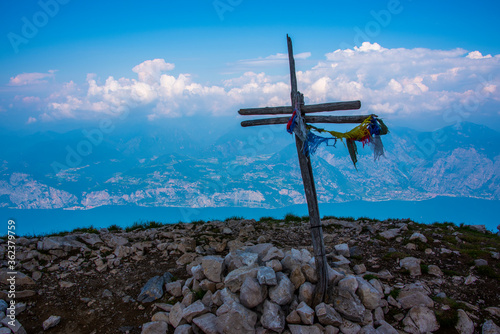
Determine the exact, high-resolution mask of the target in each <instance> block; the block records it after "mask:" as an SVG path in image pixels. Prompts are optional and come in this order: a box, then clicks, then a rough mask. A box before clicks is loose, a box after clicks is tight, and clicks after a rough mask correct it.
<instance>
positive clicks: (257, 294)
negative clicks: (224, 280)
mask: <svg viewBox="0 0 500 334" xmlns="http://www.w3.org/2000/svg"><path fill="white" fill-rule="evenodd" d="M266 297H267V287H266V286H262V285H260V284H259V282H258V281H257V279H255V278H252V277H247V278H246V279H245V282H243V284H242V285H241V289H240V301H241V304H242V305H243V306H245V307H247V308H250V309H251V308H254V307H255V306H257V305H259V304H261V303H262V302H263V301H264V300H265V299H266Z"/></svg>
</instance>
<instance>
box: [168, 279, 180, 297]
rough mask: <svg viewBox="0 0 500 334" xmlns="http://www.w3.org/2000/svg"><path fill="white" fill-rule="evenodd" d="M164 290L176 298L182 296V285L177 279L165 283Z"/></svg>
mask: <svg viewBox="0 0 500 334" xmlns="http://www.w3.org/2000/svg"><path fill="white" fill-rule="evenodd" d="M165 290H166V291H167V292H168V293H169V294H171V295H172V296H174V297H176V298H177V297H180V296H182V286H181V283H180V282H179V281H175V282H170V283H167V284H165Z"/></svg>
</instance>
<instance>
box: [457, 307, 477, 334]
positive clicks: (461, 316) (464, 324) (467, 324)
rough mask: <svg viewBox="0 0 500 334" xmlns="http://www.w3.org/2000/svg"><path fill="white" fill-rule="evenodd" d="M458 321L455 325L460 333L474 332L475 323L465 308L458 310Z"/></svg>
mask: <svg viewBox="0 0 500 334" xmlns="http://www.w3.org/2000/svg"><path fill="white" fill-rule="evenodd" d="M457 312H458V322H457V324H456V326H455V328H456V330H457V331H458V333H459V334H473V333H474V323H473V322H472V320H470V318H469V316H468V315H467V313H465V311H464V310H458V311H457Z"/></svg>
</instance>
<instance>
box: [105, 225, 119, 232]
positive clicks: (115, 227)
mask: <svg viewBox="0 0 500 334" xmlns="http://www.w3.org/2000/svg"><path fill="white" fill-rule="evenodd" d="M121 230H122V228H121V227H120V226H118V225H116V224H113V225H111V226H110V227H108V231H121Z"/></svg>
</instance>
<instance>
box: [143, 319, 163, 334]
mask: <svg viewBox="0 0 500 334" xmlns="http://www.w3.org/2000/svg"><path fill="white" fill-rule="evenodd" d="M167 331H168V324H167V323H166V322H164V321H152V322H148V323H145V324H144V325H142V331H141V334H167Z"/></svg>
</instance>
